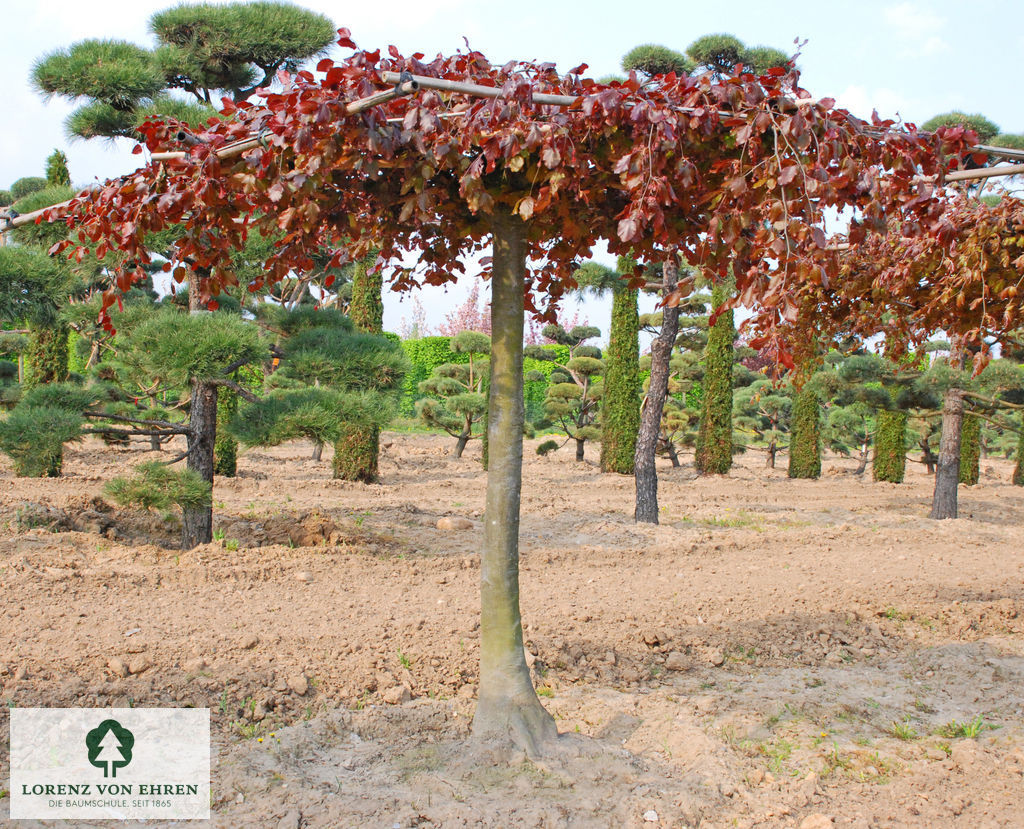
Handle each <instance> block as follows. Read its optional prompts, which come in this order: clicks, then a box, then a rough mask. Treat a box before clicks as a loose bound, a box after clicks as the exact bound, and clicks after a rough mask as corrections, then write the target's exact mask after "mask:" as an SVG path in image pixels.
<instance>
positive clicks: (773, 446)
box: [765, 440, 779, 469]
mask: <svg viewBox="0 0 1024 829" xmlns="http://www.w3.org/2000/svg"><path fill="white" fill-rule="evenodd" d="M778 453H779V445H778V444H777V443H776V442H775V441H774V440H773V441H772V442H771V443H769V444H768V460H767V461H765V466H767V467H768V468H769V469H774V468H775V456H776V455H777V454H778Z"/></svg>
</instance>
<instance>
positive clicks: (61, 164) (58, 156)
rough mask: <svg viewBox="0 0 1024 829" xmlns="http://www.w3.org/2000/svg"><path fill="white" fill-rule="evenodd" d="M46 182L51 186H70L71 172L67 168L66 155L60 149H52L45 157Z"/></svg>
mask: <svg viewBox="0 0 1024 829" xmlns="http://www.w3.org/2000/svg"><path fill="white" fill-rule="evenodd" d="M46 182H47V184H49V185H50V186H51V187H52V186H57V187H70V186H71V173H70V171H69V170H68V157H67V156H66V155H64V153H62V152H61V151H60V150H54V151H53V152H52V153H50V155H48V156H47V157H46Z"/></svg>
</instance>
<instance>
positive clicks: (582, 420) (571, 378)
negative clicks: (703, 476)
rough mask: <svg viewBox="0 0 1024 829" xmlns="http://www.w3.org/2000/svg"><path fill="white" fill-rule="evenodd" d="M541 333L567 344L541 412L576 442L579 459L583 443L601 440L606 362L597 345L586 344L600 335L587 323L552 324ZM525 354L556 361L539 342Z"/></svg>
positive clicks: (552, 354)
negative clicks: (568, 326) (600, 407)
mask: <svg viewBox="0 0 1024 829" xmlns="http://www.w3.org/2000/svg"><path fill="white" fill-rule="evenodd" d="M543 334H544V336H545V337H547V338H548V339H549V340H554V341H555V342H557V343H559V344H560V345H566V346H568V347H569V359H568V360H567V361H566V362H565V363H564V364H559V365H558V367H557V368H556V369H555V370H554V371H552V372H551V376H550V378H549V379H550V382H551V384H550V385H549V386H548V388H547V395H546V396H545V398H544V412H545V414H546V415H547V416H548V417H549V418H550V419H551V420H553V421H557V422H558V424H559V425H560V426H561V427H562V431H563V432H565V434H566V435H567V436H568V437H569V438H571V439H572V440H575V441H576V460H577V461H582V460H583V456H584V455H583V453H584V446H585V444H586V442H587V441H588V440H589V441H595V440H600V439H601V430H600V429H599V428H598V426H597V425H596V424H597V418H598V404H599V401H600V400H601V397H602V393H603V383H602V382H601V375H602V374H603V373H604V370H605V364H604V361H603V360H602V359H601V350H600V349H599V348H596V347H594V346H588V345H585V343H586V341H587V340H589V339H592V338H593V337H597V336H600V334H601V331H600V329H598V328H594V327H593V326H590V325H577V326H575V327H574V328H573V329H572V330H571V331H566V330H565V328H563V327H562V326H561V325H555V324H552V325H546V326H544V329H543ZM524 354H525V355H526V356H528V357H532V358H534V359H537V360H548V361H555V360H557V356H556V355H555V354H554V353H552V352H551V351H549V350H547V349H545V348H544V347H543V346H538V345H531V346H527V347H526V348H525V349H524Z"/></svg>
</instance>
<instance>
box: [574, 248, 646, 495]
mask: <svg viewBox="0 0 1024 829" xmlns="http://www.w3.org/2000/svg"><path fill="white" fill-rule="evenodd" d="M635 266H636V262H635V261H634V260H632V259H630V258H628V257H619V262H618V271H619V273H617V274H615V276H616V277H617V278H616V280H615V283H614V284H613V287H612V319H611V330H610V333H609V337H608V349H607V351H606V352H605V355H604V358H605V372H604V394H603V397H602V400H601V471H602V472H616V473H618V474H620V475H632V474H633V466H634V462H635V458H634V456H635V454H636V436H637V432H639V430H640V398H641V386H640V338H639V333H640V313H639V307H638V298H639V291H638V290H637V289H635V288H630V287H629V286H628V285H627V284H626V283H625V282H624V281H623V280H622V279H621V278H618V277H619V274H624V275H626V274H632V272H633V269H634V267H635ZM577 281H579V280H578V278H577Z"/></svg>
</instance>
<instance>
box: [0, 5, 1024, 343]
mask: <svg viewBox="0 0 1024 829" xmlns="http://www.w3.org/2000/svg"><path fill="white" fill-rule="evenodd" d="M7 5H8V8H7V9H6V10H5V13H4V19H3V24H2V26H0V54H3V55H4V58H5V65H6V66H7V70H6V72H7V81H6V83H5V84H4V87H3V91H2V92H0V96H2V102H3V111H4V112H6V113H7V118H6V119H5V120H6V123H5V128H4V129H3V130H2V131H0V188H6V187H8V186H9V185H10V183H11V182H12V181H14V180H15V179H17V178H20V177H21V176H26V175H42V173H43V164H44V160H45V158H46V156H47V155H49V154H50V153H51V152H52V151H53V149H54V148H57V147H59V148H61V149H63V150H64V151H65V152H66V153H67V155H68V159H69V164H70V168H71V174H72V177H73V179H74V182H75V184H76V185H79V184H81V185H85V184H88V183H89V182H91V181H93V180H95V179H97V178H99V179H104V178H107V177H109V176H114V175H120V174H122V173H125V172H128V171H129V170H131V169H133V168H134V166H135V162H136V161H137V158H138V157H137V156H132V155H131V154H130V144H129V143H128V142H127V141H122V142H118V143H116V144H114V143H111V142H102V141H99V142H97V141H91V142H84V141H74V142H72V141H69V140H68V138H67V137H66V135H65V134H64V127H63V122H64V119H65V118H66V117H67V115H68V113H69V112H71V110H72V109H73V108H74V106H73V105H72V104H70V103H68V102H66V101H63V100H59V99H52V100H50V101H44V100H42V99H41V98H40V96H39V95H38V94H37V93H36V92H35V91H34V90H33V89H32V88H31V85H30V83H29V73H30V71H31V67H32V64H33V62H34V61H35V60H36V59H37V58H39V57H40V56H41V55H44V54H46V53H48V52H50V51H52V50H54V49H57V48H60V47H62V46H66V45H69V44H71V43H74V42H76V41H78V40H83V39H87V38H116V39H123V40H130V41H133V42H136V43H138V44H140V45H151V38H150V35H149V32H148V29H147V21H148V19H149V17H150V16H151V15H152V14H153V13H154V12H156V11H159V10H161V9H165V8H168V7H169V6H172V5H174V3H173V2H165V0H41V1H40V2H39V3H38V4H27V3H22V4H18V5H17V6H15V5H14V4H13V3H8V4H7ZM298 5H301V6H304V7H306V8H310V9H314V10H316V11H319V12H321V13H323V14H325V15H327V16H328V17H330V18H331V19H332V20H334V22H335V23H336V24H337V25H338V26H348V27H349V28H350V29H351V30H352V33H353V38H354V39H355V41H356V43H357V44H358V45H359V46H360V47H361V48H369V49H374V48H377V47H386V46H387V45H388V44H392V43H393V44H395V45H396V46H397V47H398V48H399V50H400V51H402V52H403V53H405V54H409V53H411V52H414V51H421V52H425V53H427V54H428V55H432V54H434V53H437V52H444V53H451V52H454V51H456V50H457V49H459V48H460V47H462V46H463V40H462V38H463V36H465V37H467V38H468V39H469V42H470V44H471V45H472V46H473V47H474V48H476V49H480V50H481V51H482V52H484V53H485V54H486V55H487V56H488V57H489V58H491V59H492V60H494V61H496V62H503V61H505V60H508V59H512V58H527V59H529V58H534V59H538V60H552V61H555V62H556V63H557V64H558V66H559V67H560V68H562V69H568V68H569V67H572V66H575V65H577V64H579V63H583V62H586V63H588V64H589V65H590V72H591V73H592V74H593V75H594V76H595V77H599V76H601V75H606V74H610V73H612V72H616V71H618V70H619V60H620V58H621V56H622V55H623V54H624V53H625V52H627V51H628V50H629V49H631V48H632V47H633V46H635V45H637V44H639V43H661V44H663V45H666V46H670V47H673V48H677V49H680V50H683V49H685V47H686V46H687V44H689V43H690V42H691V41H692V40H694V39H695V38H697V37H699V36H700V35H703V34H708V33H711V32H730V33H732V34H735V35H736V36H737V37H739V38H740V39H741V40H743V41H744V42H746V43H748V44H750V45H754V44H765V45H770V46H776V47H778V48H781V49H784V50H792V49H793V48H794V47H793V42H794V40H795V39H797V38H799V39H800V40H801V41H803V40H806V41H807V43H806V45H805V46H804V47H803V50H802V55H801V57H800V60H799V64H800V67H801V69H802V70H803V73H804V74H803V83H804V86H805V87H807V88H808V89H809V90H810V91H811V92H812V93H813V94H814V95H817V96H831V97H834V98H837V99H838V101H839V102H840V104H841V105H843V106H845V107H847V108H849V109H850V110H851V111H853V112H854V113H856V114H858V115H863V116H867V115H870V113H871V109H872V108H875V109H877V110H878V111H879V113H880V114H881V115H883V116H890V117H895V116H897V115H899V116H902V117H903V118H904V119H905V120H909V121H917V122H921V121H924V120H926V119H927V118H929V117H931V116H932V115H934V114H936V113H939V112H945V111H948V110H951V109H961V110H965V111H967V112H980V113H982V114H984V115H986V116H987V117H988V118H990V119H992V120H993V121H995V122H996V123H997V124H998V125H999V126H1000V127H1001V128H1002V129H1003V130H1004V131H1006V132H1024V109H1022V106H1021V93H1020V87H1019V84H1020V76H1021V73H1020V68H1021V55H1024V26H1022V25H1021V24H1022V23H1024V3H1022V2H1021V0H974V2H971V3H963V2H962V1H961V0H904V1H903V2H892V0H889V2H885V0H852V1H851V2H845V1H844V0H831V1H830V2H822V3H816V4H807V5H802V6H796V5H791V4H790V5H787V4H780V3H770V2H764V1H763V0H758V2H753V0H730V2H727V3H708V2H694V0H672V1H671V2H661V0H648V1H647V2H643V3H613V2H607V0H590V2H586V3H579V2H561V3H546V4H538V5H537V6H533V5H532V4H524V3H517V4H509V3H494V2H488V3H482V2H470V0H426V2H424V1H423V0H419V1H418V2H412V1H411V0H386V2H382V3H366V2H360V3H348V4H346V3H343V2H336V0H333V1H332V2H328V1H327V0H307V1H306V2H302V3H299V4H298ZM464 293H465V286H463V285H459V286H458V287H455V288H452V289H450V290H449V292H448V293H447V294H445V293H443V292H440V291H438V290H431V291H425V292H423V293H422V300H423V302H424V304H425V305H426V306H427V307H428V309H429V310H430V316H431V319H432V320H433V321H435V322H437V321H440V320H442V319H443V317H444V312H445V311H446V310H447V309H449V308H450V307H452V306H453V305H454V304H457V301H458V300H460V299H461V298H462V296H463V295H464ZM397 299H398V298H397V297H394V296H390V297H388V298H387V301H386V304H385V325H386V327H387V328H389V329H390V330H398V327H399V323H400V320H401V317H402V316H403V315H408V313H409V307H408V303H404V304H400V303H399V302H398V301H397ZM584 313H585V314H586V315H587V316H589V318H590V322H591V323H592V324H594V325H597V326H599V327H602V328H604V327H606V326H607V311H606V310H605V306H604V305H602V304H595V303H593V302H590V303H588V304H587V306H586V308H585V310H584Z"/></svg>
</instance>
